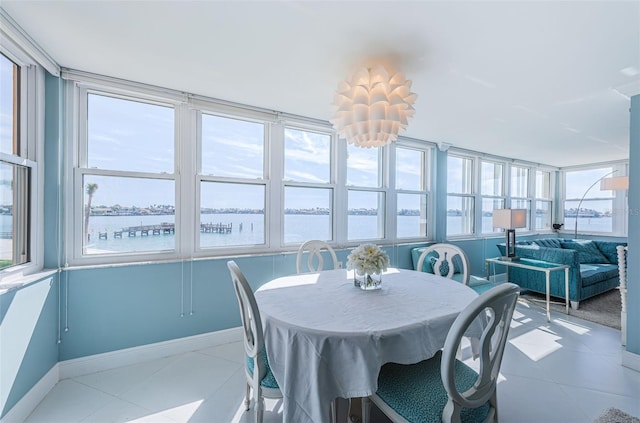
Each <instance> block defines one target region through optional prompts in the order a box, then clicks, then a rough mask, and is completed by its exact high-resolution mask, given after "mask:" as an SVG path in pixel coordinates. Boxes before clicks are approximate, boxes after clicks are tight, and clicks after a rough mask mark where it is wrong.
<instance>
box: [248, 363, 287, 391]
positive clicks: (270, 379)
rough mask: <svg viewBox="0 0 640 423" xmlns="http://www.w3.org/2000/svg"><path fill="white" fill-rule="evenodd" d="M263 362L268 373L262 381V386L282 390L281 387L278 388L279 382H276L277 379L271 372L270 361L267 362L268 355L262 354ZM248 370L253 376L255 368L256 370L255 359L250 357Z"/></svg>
mask: <svg viewBox="0 0 640 423" xmlns="http://www.w3.org/2000/svg"><path fill="white" fill-rule="evenodd" d="M262 361H263V362H264V365H265V367H266V368H267V373H266V374H265V375H264V377H263V378H262V380H261V381H260V386H263V387H265V388H272V389H280V387H279V386H278V382H277V381H276V378H275V377H274V376H273V373H272V372H271V367H270V366H269V360H267V355H266V354H262ZM247 368H248V369H249V373H251V374H252V375H253V368H254V365H253V358H251V357H249V356H247Z"/></svg>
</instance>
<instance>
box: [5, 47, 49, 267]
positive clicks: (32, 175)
mask: <svg viewBox="0 0 640 423" xmlns="http://www.w3.org/2000/svg"><path fill="white" fill-rule="evenodd" d="M4 41H7V42H6V45H5V43H4ZM4 47H6V48H7V51H6V54H5V51H4ZM17 48H18V47H15V46H14V45H13V44H12V43H11V42H10V41H9V40H3V51H2V54H0V119H1V120H0V278H3V277H5V276H9V275H14V274H15V275H22V274H25V273H30V272H33V271H35V270H37V269H39V267H40V263H41V259H40V253H38V251H37V248H36V245H37V243H36V239H37V237H38V236H39V230H38V227H39V225H40V223H39V220H38V214H37V208H38V204H39V199H38V186H37V180H38V179H37V171H38V166H37V161H36V160H37V155H36V153H37V146H39V145H40V143H41V139H40V137H38V136H37V134H38V132H39V131H38V128H39V127H40V126H41V125H42V123H43V122H42V117H41V116H40V114H39V113H38V112H37V110H38V107H37V105H38V104H40V103H41V102H43V97H42V92H41V90H40V87H42V85H41V84H42V81H43V78H44V77H43V71H42V69H41V68H39V67H38V66H36V65H35V64H30V63H25V62H23V61H21V60H18V59H13V58H10V57H14V55H13V54H12V53H14V51H13V50H16V49H17ZM9 50H11V51H9ZM18 56H19V54H18Z"/></svg>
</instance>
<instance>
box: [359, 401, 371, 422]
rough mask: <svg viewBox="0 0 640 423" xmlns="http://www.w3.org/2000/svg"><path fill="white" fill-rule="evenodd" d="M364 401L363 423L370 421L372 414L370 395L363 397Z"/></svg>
mask: <svg viewBox="0 0 640 423" xmlns="http://www.w3.org/2000/svg"><path fill="white" fill-rule="evenodd" d="M361 401H362V411H361V413H362V423H369V417H370V415H371V399H370V398H369V397H363V398H362V399H361Z"/></svg>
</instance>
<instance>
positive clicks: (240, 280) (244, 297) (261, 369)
mask: <svg viewBox="0 0 640 423" xmlns="http://www.w3.org/2000/svg"><path fill="white" fill-rule="evenodd" d="M227 267H228V268H229V272H230V273H231V280H232V281H233V288H234V291H235V293H236V298H237V299H238V306H239V307H240V318H241V319H242V329H243V338H244V350H245V352H246V353H247V356H248V357H251V358H252V359H253V362H254V366H255V369H257V370H258V371H254V372H253V378H254V379H256V378H257V381H260V380H262V378H263V377H264V375H265V374H266V373H267V369H266V366H265V364H264V360H263V357H262V355H263V354H265V352H264V332H262V321H261V320H260V311H259V310H258V304H257V303H256V298H255V297H254V295H253V291H252V290H251V286H249V283H248V282H247V279H246V278H245V277H244V274H242V272H241V271H240V268H239V267H238V265H237V264H236V262H235V261H233V260H231V261H228V262H227Z"/></svg>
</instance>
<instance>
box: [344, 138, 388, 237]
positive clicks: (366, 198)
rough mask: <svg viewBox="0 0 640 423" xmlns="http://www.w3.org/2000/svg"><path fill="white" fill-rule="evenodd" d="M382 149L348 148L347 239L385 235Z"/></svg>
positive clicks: (350, 145) (349, 146)
mask: <svg viewBox="0 0 640 423" xmlns="http://www.w3.org/2000/svg"><path fill="white" fill-rule="evenodd" d="M382 151H383V150H382V149H381V148H359V147H354V146H353V145H352V144H349V145H348V146H347V190H348V194H347V215H348V219H347V239H348V240H349V241H357V240H374V239H381V238H384V236H385V228H384V216H385V215H384V212H385V204H386V202H385V201H386V198H385V191H384V190H383V189H382V164H381V162H382V160H381V155H382Z"/></svg>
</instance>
